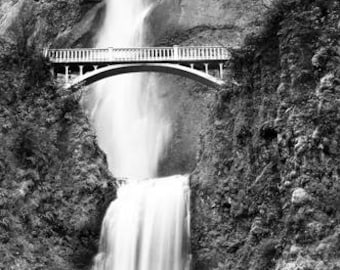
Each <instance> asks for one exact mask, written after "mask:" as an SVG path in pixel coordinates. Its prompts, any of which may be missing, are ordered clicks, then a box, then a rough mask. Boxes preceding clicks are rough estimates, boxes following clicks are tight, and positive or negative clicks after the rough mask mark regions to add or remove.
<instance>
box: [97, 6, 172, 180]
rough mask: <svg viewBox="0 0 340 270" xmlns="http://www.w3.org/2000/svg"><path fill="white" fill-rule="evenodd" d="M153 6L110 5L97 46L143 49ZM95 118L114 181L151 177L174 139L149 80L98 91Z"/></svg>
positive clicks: (134, 78) (130, 79) (124, 80)
mask: <svg viewBox="0 0 340 270" xmlns="http://www.w3.org/2000/svg"><path fill="white" fill-rule="evenodd" d="M152 7H153V3H150V2H149V1H145V0H129V1H121V0H110V1H107V10H106V16H105V20H104V24H103V27H102V30H101V31H100V32H99V35H98V37H97V47H138V46H143V45H145V44H144V32H145V29H144V21H145V18H146V16H147V15H148V14H149V13H150V11H151V9H152ZM94 96H95V97H94V98H95V106H94V108H93V110H92V117H93V119H94V124H95V127H96V130H97V135H98V141H99V145H100V146H101V148H102V149H103V150H104V151H105V153H106V154H107V158H108V163H109V168H110V170H111V171H112V172H113V174H114V175H115V176H118V177H130V178H150V177H155V176H156V175H157V169H158V162H159V160H160V158H161V156H162V153H163V151H164V149H165V146H166V144H167V141H168V139H169V136H170V123H169V121H168V119H167V117H166V115H165V114H164V112H163V105H162V102H163V101H162V99H161V98H160V97H159V94H158V91H157V86H156V85H155V84H154V83H153V80H152V77H150V75H141V74H132V75H131V74H129V75H122V76H117V77H114V78H110V79H107V80H104V81H102V82H99V83H97V84H96V86H95V94H94Z"/></svg>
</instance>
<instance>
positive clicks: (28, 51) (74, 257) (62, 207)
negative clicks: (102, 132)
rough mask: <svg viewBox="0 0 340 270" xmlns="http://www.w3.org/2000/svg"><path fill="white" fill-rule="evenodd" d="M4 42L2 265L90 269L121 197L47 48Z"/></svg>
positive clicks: (0, 92) (0, 87)
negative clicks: (106, 220)
mask: <svg viewBox="0 0 340 270" xmlns="http://www.w3.org/2000/svg"><path fill="white" fill-rule="evenodd" d="M0 44H1V47H2V50H1V55H0V68H1V70H2V72H1V73H0V140H1V144H0V241H1V243H3V244H2V245H1V247H0V257H1V261H0V268H1V269H75V268H84V266H86V265H88V264H89V263H90V260H91V257H92V255H93V253H95V252H96V244H95V242H96V240H97V239H99V229H100V220H101V216H102V215H103V213H104V211H105V208H106V206H107V205H108V203H109V202H110V201H111V200H112V198H113V196H114V187H113V179H112V177H111V175H110V173H109V172H108V170H107V167H106V164H105V156H104V155H103V153H102V152H101V151H100V150H99V148H98V146H97V144H96V141H95V135H94V133H93V130H92V129H91V127H90V125H89V122H88V120H87V118H86V116H85V115H84V114H83V112H82V110H81V108H80V105H79V102H78V101H79V100H78V99H77V95H74V94H72V93H69V92H67V91H65V90H62V89H59V88H58V87H57V86H56V84H55V82H53V81H51V80H50V76H49V72H48V70H49V67H48V64H47V63H46V62H45V60H44V59H43V58H42V57H41V56H40V53H39V52H37V50H36V49H35V48H33V47H26V48H25V49H23V48H21V47H20V46H18V45H9V44H6V42H0ZM72 263H73V266H72Z"/></svg>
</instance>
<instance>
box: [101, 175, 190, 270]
mask: <svg viewBox="0 0 340 270" xmlns="http://www.w3.org/2000/svg"><path fill="white" fill-rule="evenodd" d="M189 193H190V192H189V186H188V178H187V177H186V176H172V177H167V178H159V179H153V180H147V181H143V182H140V183H130V184H127V185H124V186H122V187H121V188H120V189H119V191H118V197H117V199H116V200H115V201H114V202H112V203H111V205H110V207H109V209H108V211H107V213H106V215H105V218H104V221H103V225H102V232H101V239H100V248H99V253H98V255H97V256H96V258H95V267H94V269H95V270H188V269H189V262H190V260H189V257H188V249H189V242H188V239H189V219H190V217H189V215H188V213H189V209H188V208H189V196H190V194H189Z"/></svg>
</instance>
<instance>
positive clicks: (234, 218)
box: [192, 0, 340, 270]
mask: <svg viewBox="0 0 340 270" xmlns="http://www.w3.org/2000/svg"><path fill="white" fill-rule="evenodd" d="M339 22H340V3H339V1H333V0H328V1H318V0H313V1H310V0H308V1H306V0H289V1H277V2H276V3H275V5H274V6H273V8H272V9H271V10H270V11H269V13H268V14H267V17H266V24H265V26H264V28H263V31H262V32H261V33H260V34H257V35H252V36H249V37H248V38H247V39H246V46H245V47H244V48H243V49H242V50H241V51H239V53H238V55H237V56H235V59H234V76H235V78H236V81H238V82H239V83H240V86H239V87H238V86H235V85H234V86H231V87H229V88H226V89H224V90H223V91H222V92H221V93H220V94H219V101H218V104H216V106H215V109H214V111H213V112H212V114H211V118H210V126H209V127H207V129H206V133H205V135H204V138H203V140H202V147H201V154H200V161H199V163H198V166H197V168H196V170H195V172H194V174H193V176H192V183H193V213H192V231H193V239H192V245H193V252H194V254H193V255H194V263H195V265H194V268H195V269H196V270H203V269H221V270H222V269H258V270H265V269H277V270H291V269H303V270H307V269H319V270H321V269H339V267H340V262H339V233H340V230H339V221H340V220H339V213H340V208H339V206H340V204H339V192H340V182H339V174H340V167H339V164H340V160H339V157H340V146H339V141H340V129H339V124H340V106H339V105H340V104H339V97H340V68H339V67H340V65H339V64H340V51H339V48H340V43H339V40H340V34H339V33H340V25H339Z"/></svg>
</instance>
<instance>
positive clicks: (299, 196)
mask: <svg viewBox="0 0 340 270" xmlns="http://www.w3.org/2000/svg"><path fill="white" fill-rule="evenodd" d="M309 199H310V197H309V195H308V193H307V192H306V190H305V189H303V188H296V189H295V190H294V191H293V194H292V198H291V202H292V203H293V204H295V205H299V204H302V203H305V202H306V201H308V200H309Z"/></svg>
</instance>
